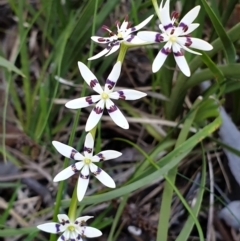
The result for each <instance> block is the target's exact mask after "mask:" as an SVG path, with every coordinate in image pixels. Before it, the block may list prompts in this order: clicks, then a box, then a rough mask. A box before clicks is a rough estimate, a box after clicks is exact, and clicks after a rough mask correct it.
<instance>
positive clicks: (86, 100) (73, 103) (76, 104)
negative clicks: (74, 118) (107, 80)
mask: <svg viewBox="0 0 240 241" xmlns="http://www.w3.org/2000/svg"><path fill="white" fill-rule="evenodd" d="M100 99H101V96H100V95H91V96H87V97H82V98H78V99H74V100H70V101H68V102H67V103H66V104H65V106H66V107H67V108H68V109H73V110H75V109H80V108H85V107H88V106H90V105H92V104H94V103H96V102H97V101H99V100H100Z"/></svg>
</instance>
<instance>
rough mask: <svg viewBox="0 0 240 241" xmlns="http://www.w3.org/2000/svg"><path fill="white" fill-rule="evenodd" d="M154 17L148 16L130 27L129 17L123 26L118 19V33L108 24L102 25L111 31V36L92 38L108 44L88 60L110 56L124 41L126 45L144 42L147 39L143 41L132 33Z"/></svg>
mask: <svg viewBox="0 0 240 241" xmlns="http://www.w3.org/2000/svg"><path fill="white" fill-rule="evenodd" d="M152 17H153V15H151V16H150V17H148V18H147V19H145V20H144V21H143V22H141V23H140V24H138V25H137V26H135V27H130V22H129V21H128V19H127V18H125V20H124V21H123V23H122V24H121V26H120V22H119V21H117V22H116V26H117V34H115V33H114V32H112V31H111V30H110V29H109V28H108V27H107V26H102V29H104V30H106V31H108V32H109V34H110V37H107V38H104V37H98V36H92V37H91V39H92V40H93V41H94V42H97V43H101V44H107V47H106V48H105V49H104V50H102V51H101V52H100V53H98V54H96V55H94V56H93V57H91V58H89V59H88V60H93V59H97V58H100V57H102V56H104V55H105V56H108V55H110V54H112V53H114V52H116V51H117V50H118V49H119V48H120V44H121V43H122V42H124V44H126V45H131V46H132V45H141V44H144V43H145V41H142V40H141V39H139V38H138V37H137V36H136V35H133V34H132V33H133V32H136V31H138V30H139V29H141V28H143V27H144V26H145V25H146V24H147V23H148V22H149V21H150V20H151V19H152Z"/></svg>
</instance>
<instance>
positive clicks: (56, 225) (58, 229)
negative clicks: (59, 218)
mask: <svg viewBox="0 0 240 241" xmlns="http://www.w3.org/2000/svg"><path fill="white" fill-rule="evenodd" d="M55 227H56V230H57V232H60V227H61V225H60V224H58V223H56V224H55Z"/></svg>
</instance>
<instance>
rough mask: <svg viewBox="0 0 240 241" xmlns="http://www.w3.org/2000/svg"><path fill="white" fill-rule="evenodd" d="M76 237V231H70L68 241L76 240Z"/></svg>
mask: <svg viewBox="0 0 240 241" xmlns="http://www.w3.org/2000/svg"><path fill="white" fill-rule="evenodd" d="M77 236H78V234H77V233H76V231H75V230H74V231H71V232H70V235H69V240H70V241H72V240H74V241H75V240H77Z"/></svg>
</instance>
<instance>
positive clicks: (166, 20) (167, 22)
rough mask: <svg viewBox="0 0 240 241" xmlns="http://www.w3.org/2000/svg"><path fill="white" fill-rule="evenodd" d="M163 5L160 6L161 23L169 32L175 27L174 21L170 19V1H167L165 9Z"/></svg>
mask: <svg viewBox="0 0 240 241" xmlns="http://www.w3.org/2000/svg"><path fill="white" fill-rule="evenodd" d="M162 3H163V1H162V2H161V5H160V9H159V13H160V21H161V23H162V24H163V27H164V29H165V30H166V31H167V30H169V29H171V28H172V27H173V24H172V20H171V18H170V10H169V5H170V1H169V0H167V1H166V3H165V5H164V7H162Z"/></svg>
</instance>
